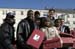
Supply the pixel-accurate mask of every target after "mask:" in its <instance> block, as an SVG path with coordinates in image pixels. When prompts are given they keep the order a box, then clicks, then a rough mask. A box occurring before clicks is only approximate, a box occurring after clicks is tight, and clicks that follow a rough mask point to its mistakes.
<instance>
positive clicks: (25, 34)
mask: <svg viewBox="0 0 75 49" xmlns="http://www.w3.org/2000/svg"><path fill="white" fill-rule="evenodd" d="M36 28H37V25H36V24H35V17H34V15H33V11H32V10H29V11H28V12H27V18H25V19H23V20H21V21H20V22H19V24H18V27H17V49H33V47H31V46H30V45H27V44H26V41H27V40H28V38H29V36H30V35H31V33H32V32H33V30H34V29H36Z"/></svg>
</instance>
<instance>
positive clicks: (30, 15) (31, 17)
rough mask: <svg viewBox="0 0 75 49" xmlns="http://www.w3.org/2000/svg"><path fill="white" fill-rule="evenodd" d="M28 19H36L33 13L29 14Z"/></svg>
mask: <svg viewBox="0 0 75 49" xmlns="http://www.w3.org/2000/svg"><path fill="white" fill-rule="evenodd" d="M28 17H29V18H30V19H32V20H34V18H35V17H34V13H33V11H31V12H29V13H28Z"/></svg>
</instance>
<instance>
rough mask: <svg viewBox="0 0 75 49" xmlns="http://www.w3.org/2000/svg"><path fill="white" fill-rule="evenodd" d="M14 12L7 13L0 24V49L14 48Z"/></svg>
mask: <svg viewBox="0 0 75 49" xmlns="http://www.w3.org/2000/svg"><path fill="white" fill-rule="evenodd" d="M14 17H15V16H14V13H11V12H9V13H7V15H6V18H5V19H4V22H3V24H1V26H0V49H15V48H14V47H13V42H14V27H13V25H14V24H15V19H14Z"/></svg>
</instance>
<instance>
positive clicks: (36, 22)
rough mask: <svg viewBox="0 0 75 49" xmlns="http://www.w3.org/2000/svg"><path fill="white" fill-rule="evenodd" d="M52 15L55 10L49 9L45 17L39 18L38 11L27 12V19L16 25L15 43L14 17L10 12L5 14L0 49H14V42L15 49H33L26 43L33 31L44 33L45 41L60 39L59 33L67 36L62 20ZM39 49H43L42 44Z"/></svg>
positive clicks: (0, 27)
mask: <svg viewBox="0 0 75 49" xmlns="http://www.w3.org/2000/svg"><path fill="white" fill-rule="evenodd" d="M54 13H55V10H54V9H50V10H49V12H48V16H47V17H40V12H39V11H35V12H33V10H29V11H28V12H27V17H26V18H24V19H22V20H21V21H20V22H19V23H18V26H17V31H16V33H17V34H16V36H17V40H16V42H15V38H14V31H15V29H14V27H13V26H14V24H15V15H14V14H13V13H10V12H9V13H7V14H6V18H5V19H4V20H3V21H4V22H3V24H1V26H0V49H15V46H14V42H15V43H16V48H17V49H34V47H32V46H30V45H28V44H27V43H26V41H27V40H28V38H29V37H30V35H31V34H32V32H33V30H34V29H39V30H41V31H42V32H44V33H45V40H51V39H52V38H53V37H58V38H60V35H59V33H61V32H62V33H68V34H69V33H70V29H69V27H68V26H65V25H64V20H63V19H55V17H54V16H53V15H54ZM60 39H61V38H60ZM61 43H62V40H61ZM39 49H43V47H42V44H41V46H40V48H39ZM67 49H68V48H67Z"/></svg>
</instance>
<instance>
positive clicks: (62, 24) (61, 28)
mask: <svg viewBox="0 0 75 49" xmlns="http://www.w3.org/2000/svg"><path fill="white" fill-rule="evenodd" d="M60 21H61V27H60V31H61V32H64V33H68V34H70V28H69V26H66V25H64V20H63V19H60Z"/></svg>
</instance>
